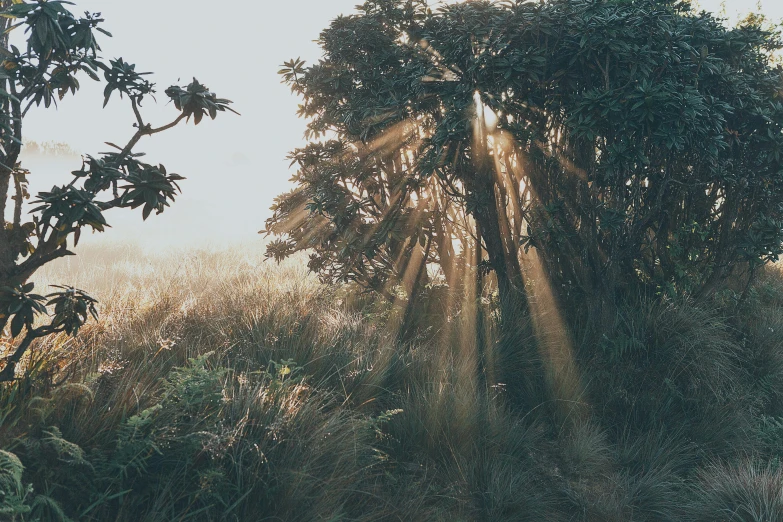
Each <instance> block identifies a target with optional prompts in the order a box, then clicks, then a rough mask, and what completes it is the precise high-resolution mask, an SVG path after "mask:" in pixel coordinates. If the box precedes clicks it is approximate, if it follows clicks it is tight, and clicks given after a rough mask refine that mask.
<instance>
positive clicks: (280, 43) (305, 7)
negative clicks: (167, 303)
mask: <svg viewBox="0 0 783 522" xmlns="http://www.w3.org/2000/svg"><path fill="white" fill-rule="evenodd" d="M360 1H361V0H286V1H275V2H261V1H258V0H232V1H224V2H215V1H214V0H209V1H207V0H74V2H75V3H76V5H75V6H70V9H71V10H72V11H74V12H82V11H85V10H88V11H92V12H95V11H99V12H101V13H102V14H103V16H104V18H106V22H105V24H104V25H103V27H104V28H105V29H107V30H109V31H110V32H112V33H113V35H114V37H113V38H103V39H102V40H101V46H102V48H103V55H104V56H105V57H106V58H116V57H122V58H124V59H125V60H126V61H130V62H133V63H136V64H137V70H141V71H152V72H154V73H155V75H154V76H153V77H152V81H154V82H156V83H157V84H158V87H159V91H160V93H161V94H160V96H158V103H157V104H155V103H154V102H153V101H152V100H149V101H148V102H147V103H145V107H144V113H145V115H146V116H147V119H148V121H150V122H151V123H153V125H158V124H162V123H167V122H168V121H170V120H172V119H173V118H174V117H176V115H177V112H176V110H175V109H174V108H173V107H172V106H169V105H166V104H165V101H166V99H165V98H166V97H165V95H164V94H163V93H162V91H163V90H164V89H165V88H166V87H168V86H169V85H171V84H172V83H178V79H181V81H179V83H181V84H186V83H188V82H189V81H190V79H191V77H193V76H195V77H196V78H198V80H199V81H201V82H202V83H205V84H206V85H208V86H209V87H210V88H211V89H212V90H213V92H215V93H217V94H218V96H220V97H225V98H229V99H231V100H233V101H234V102H235V103H234V106H233V107H234V108H235V109H236V110H238V111H239V112H241V113H242V116H241V117H237V116H234V115H231V114H221V115H219V117H218V119H217V120H215V121H208V120H205V121H204V122H202V124H200V125H199V126H198V127H194V126H192V124H191V125H189V126H187V127H185V126H180V127H177V128H176V129H174V130H171V131H168V132H166V133H163V134H159V135H156V136H153V137H151V138H145V141H142V143H141V144H140V146H139V147H138V149H137V150H139V151H144V152H147V153H148V157H147V161H148V162H150V163H163V164H165V165H166V167H167V168H168V169H169V170H170V171H173V172H177V173H180V174H182V175H184V176H186V177H187V178H188V179H187V180H185V181H184V182H183V183H182V188H183V194H182V195H181V196H180V198H178V200H177V202H176V203H175V204H174V205H173V206H172V207H171V208H170V209H167V210H166V212H164V213H163V214H162V215H160V216H154V215H153V216H151V217H150V218H149V219H148V221H147V222H146V223H144V224H143V225H142V219H141V212H132V211H123V210H116V211H114V212H110V213H108V214H107V218H108V220H109V223H110V224H112V225H113V227H114V228H113V229H110V230H109V231H108V232H106V233H105V234H103V237H102V238H99V237H96V238H95V239H100V240H109V239H112V240H114V241H117V240H122V239H125V238H131V239H133V240H136V241H139V242H142V243H148V244H149V245H150V246H160V245H170V246H174V247H182V246H205V245H208V244H213V245H221V244H225V243H227V242H245V243H247V244H258V242H260V236H259V235H258V234H257V231H258V230H260V229H261V228H263V224H264V220H265V219H266V217H267V216H268V215H269V210H268V209H269V206H270V205H271V204H272V200H273V198H274V197H275V196H277V195H279V194H281V193H282V192H285V191H287V190H289V189H290V188H291V187H290V184H289V182H288V179H289V178H290V175H291V172H290V171H289V170H288V162H287V161H286V159H285V158H286V155H287V153H288V152H289V151H290V150H292V149H294V148H296V147H298V146H301V145H302V144H303V143H304V142H303V138H302V132H303V130H304V123H303V122H302V121H301V120H298V119H297V118H296V114H295V112H296V107H297V105H298V103H299V101H298V99H297V98H296V97H294V96H293V95H291V94H290V93H289V91H288V88H287V87H285V86H284V85H281V84H280V82H279V78H278V75H277V70H278V69H279V65H280V64H281V63H282V62H283V61H285V60H288V59H290V58H295V57H298V56H301V57H302V58H303V59H305V60H306V61H307V62H308V63H312V62H313V61H315V60H317V59H318V57H319V50H318V47H317V45H316V44H315V43H314V42H313V40H315V39H316V38H317V37H318V34H319V33H320V31H321V30H322V29H324V28H325V27H326V26H327V25H328V24H329V22H330V20H332V19H333V18H335V17H336V16H337V15H339V14H341V13H343V14H348V13H350V12H352V11H353V9H354V6H355V5H356V4H358V3H360ZM720 4H721V1H720V0H700V6H701V7H702V8H704V9H707V10H711V11H716V12H718V11H719V10H720ZM725 4H726V14H727V15H728V16H730V17H733V16H735V15H736V13H737V12H747V11H748V10H750V9H753V8H755V6H756V2H755V0H751V1H742V0H726V2H725ZM760 5H761V8H762V12H764V13H765V14H766V15H767V16H768V17H769V18H771V19H773V20H776V21H780V20H782V19H783V0H762V1H761V2H760ZM82 85H83V88H82V90H81V91H80V92H79V93H77V96H76V97H69V98H66V100H64V101H63V102H61V104H60V107H59V109H58V110H57V111H53V110H43V109H40V110H34V111H31V114H30V115H29V116H28V118H27V119H26V121H25V132H26V138H27V139H33V140H36V141H49V140H52V141H58V142H66V143H68V144H69V145H71V147H73V148H74V149H76V150H78V151H79V152H81V153H89V154H95V153H97V152H101V151H105V150H107V147H106V146H105V145H103V142H104V141H112V142H115V143H118V144H119V143H124V142H125V141H127V139H128V138H129V137H130V136H131V135H132V133H133V128H132V127H131V125H132V124H133V122H134V119H133V116H132V113H131V111H130V109H129V107H128V106H127V104H126V103H124V101H121V100H119V98H116V97H115V98H113V99H112V101H111V103H110V104H109V106H108V107H107V108H106V109H103V110H102V109H101V105H102V95H101V90H102V88H103V87H102V85H99V84H96V83H94V82H92V81H90V80H89V79H87V78H85V79H84V80H83V81H82ZM27 166H28V168H31V170H33V174H32V176H31V190H32V192H33V193H35V192H38V191H40V190H47V189H49V188H51V186H52V185H53V184H54V183H58V184H62V183H63V182H64V181H63V180H66V179H69V178H67V177H62V174H64V173H67V172H69V171H70V170H76V169H77V168H79V166H80V165H79V163H78V161H77V162H76V163H75V164H69V165H57V166H56V168H55V167H54V166H52V165H47V166H41V167H39V168H37V169H35V168H34V167H36V165H34V164H28V165H27ZM61 173H62V174H61Z"/></svg>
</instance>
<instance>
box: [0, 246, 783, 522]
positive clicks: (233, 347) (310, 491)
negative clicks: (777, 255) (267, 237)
mask: <svg viewBox="0 0 783 522" xmlns="http://www.w3.org/2000/svg"><path fill="white" fill-rule="evenodd" d="M261 259H262V255H261V253H260V252H252V251H250V252H242V253H238V252H236V251H234V252H231V253H215V252H204V251H202V252H190V253H179V254H177V255H172V256H169V257H160V258H157V257H149V256H148V257H145V256H140V255H139V254H138V251H137V250H135V249H132V248H127V249H124V248H119V247H118V248H115V249H113V250H104V251H92V252H84V253H82V255H80V256H79V258H74V261H71V262H70V264H69V263H68V261H67V260H66V261H62V262H61V263H60V264H59V265H58V266H56V267H54V268H52V269H50V270H47V271H46V272H43V273H40V274H39V276H38V281H37V282H38V283H39V284H46V282H47V280H48V279H50V278H51V279H53V280H54V281H62V280H67V281H70V282H73V283H74V284H77V285H78V284H82V283H89V284H90V286H91V287H92V288H93V289H94V290H95V293H96V295H97V296H98V297H100V300H101V303H102V309H101V320H100V322H98V323H97V324H96V323H92V324H90V325H88V326H85V328H84V330H83V331H82V333H80V335H79V336H78V337H77V338H75V339H73V338H67V337H58V338H54V339H51V338H50V339H48V340H45V341H42V342H43V343H45V344H41V345H39V346H38V347H37V348H36V349H34V350H33V351H32V352H31V353H32V358H31V359H30V360H29V361H28V362H27V366H26V368H27V371H26V374H25V375H24V377H23V378H22V379H21V380H18V381H16V382H15V383H13V384H10V385H6V386H5V387H3V388H2V389H0V394H1V395H0V449H2V452H0V489H2V491H3V493H4V494H3V495H2V496H0V514H1V515H0V518H2V519H3V520H15V521H33V520H38V521H41V522H48V521H63V520H84V521H106V520H118V521H131V520H133V521H136V520H145V521H172V520H203V521H207V520H226V521H229V520H232V521H233V520H243V521H244V520H247V521H249V520H286V521H294V520H301V521H311V520H357V521H358V520H361V521H369V520H450V521H456V520H492V521H502V520H509V521H511V520H514V521H518V520H531V521H534V520H535V521H540V520H547V521H550V520H551V521H558V520H563V521H566V520H585V521H592V520H595V521H629V520H638V521H643V520H650V521H652V520H656V521H657V520H672V521H674V520H677V521H719V520H720V521H724V520H727V521H728V520H731V521H734V520H736V521H774V520H781V519H783V469H781V467H780V462H779V457H780V455H781V452H782V451H783V411H782V410H781V401H780V396H781V394H783V352H781V337H780V334H779V332H780V329H781V328H783V276H782V275H781V274H780V273H779V272H778V271H777V269H776V268H770V269H768V270H767V271H766V272H765V273H764V274H763V276H762V277H761V278H760V279H759V280H758V282H757V283H756V285H755V286H754V287H753V288H752V289H751V290H750V292H748V296H747V298H746V302H744V303H741V304H738V303H737V299H738V297H739V295H738V293H737V292H735V291H734V290H732V289H731V288H727V289H725V290H723V291H721V292H719V293H718V294H717V297H716V298H715V299H714V300H712V301H710V302H709V303H703V304H701V305H698V306H697V305H695V304H693V303H689V302H666V301H663V302H660V301H659V302H658V303H656V304H648V303H645V302H640V303H633V304H629V305H628V306H626V307H624V308H622V309H621V311H620V312H619V315H618V316H617V318H616V328H615V329H614V330H613V331H607V332H606V333H605V335H604V338H603V341H602V344H601V345H600V346H599V347H596V346H591V347H587V346H585V347H582V348H580V349H579V351H578V353H577V354H576V358H577V361H578V367H579V368H581V369H582V371H583V375H589V376H590V378H589V379H585V378H581V379H580V384H579V386H581V388H580V390H581V391H580V393H581V397H582V399H581V405H580V406H581V407H580V408H578V409H573V408H572V409H568V410H567V411H568V412H569V413H568V414H567V418H563V416H562V415H558V412H562V411H563V410H562V408H559V407H558V405H555V404H552V403H551V402H549V401H546V400H545V399H543V398H544V397H546V396H547V394H546V393H545V392H544V391H543V389H536V385H535V382H534V379H532V378H528V379H522V378H521V376H523V375H525V374H524V372H528V373H529V374H531V375H532V374H534V373H536V372H532V371H530V369H529V368H527V367H526V366H525V365H523V364H522V363H521V362H520V361H521V360H522V359H523V358H522V357H520V360H519V361H515V360H514V359H512V358H511V357H510V356H504V355H503V353H504V350H503V346H502V345H498V344H495V345H494V346H495V349H494V350H493V353H490V354H487V361H488V363H487V368H486V375H487V376H489V379H488V385H487V388H486V389H487V390H488V391H489V392H488V393H486V394H484V393H480V389H479V388H481V386H480V385H477V382H476V378H475V375H476V371H475V370H476V369H475V361H476V357H475V345H474V341H473V340H474V339H475V336H465V335H461V334H460V332H461V331H463V330H462V328H464V325H461V322H463V321H464V318H463V317H461V316H460V314H458V313H457V314H449V315H448V317H447V319H448V320H447V321H442V322H441V321H435V320H433V319H432V318H433V317H434V316H437V315H438V314H441V318H443V314H444V313H446V312H444V311H443V307H442V306H435V305H438V304H439V300H438V299H437V295H436V294H435V293H433V294H432V295H431V296H428V299H429V301H428V306H427V307H426V310H422V311H421V313H418V314H417V317H418V318H419V321H420V325H419V326H420V328H419V329H418V331H419V334H418V335H417V336H416V337H414V338H413V339H410V340H407V341H405V344H399V343H400V341H399V340H398V336H395V335H392V334H390V333H388V331H387V328H385V325H388V324H390V323H393V322H394V321H393V314H392V313H390V311H389V310H388V309H386V308H385V307H384V306H380V305H378V303H374V302H373V301H372V300H370V299H365V300H362V299H361V298H356V297H353V298H349V294H348V293H346V291H345V289H344V288H339V287H332V288H328V287H326V286H323V285H321V284H319V283H318V282H317V281H316V280H315V279H314V278H313V277H312V276H309V275H308V274H307V270H306V267H305V266H304V263H303V262H302V261H301V260H298V259H292V260H290V261H288V262H286V263H284V264H283V265H281V266H279V267H278V266H277V265H274V264H272V263H269V262H267V263H264V262H262V261H261ZM739 290H741V289H739ZM483 306H484V307H485V308H486V312H487V313H486V317H487V318H488V320H487V325H486V326H487V328H486V331H487V335H489V336H492V335H494V334H493V329H492V324H491V322H492V321H491V317H492V312H493V310H492V307H493V305H492V303H491V302H484V303H483ZM425 312H426V313H425ZM428 321H429V322H430V323H431V324H438V323H442V324H445V325H447V326H443V327H440V328H437V329H436V328H433V327H428ZM474 327H475V325H474ZM528 329H529V327H528V326H526V325H525V324H521V323H520V325H519V327H518V330H519V335H518V336H517V341H516V342H518V343H519V345H517V346H515V349H514V350H510V351H509V352H512V353H514V354H519V353H526V354H531V353H535V341H534V337H533V336H532V335H531V334H530V332H529V331H528ZM526 360H527V361H528V362H527V363H526V364H528V365H530V364H533V363H530V362H529V358H526ZM493 376H494V377H493ZM515 376H517V378H515ZM521 382H525V383H527V384H526V386H527V387H526V388H525V389H520V387H519V385H518V384H519V383H521ZM531 383H533V384H531ZM540 386H541V388H544V385H543V384H541V385H540Z"/></svg>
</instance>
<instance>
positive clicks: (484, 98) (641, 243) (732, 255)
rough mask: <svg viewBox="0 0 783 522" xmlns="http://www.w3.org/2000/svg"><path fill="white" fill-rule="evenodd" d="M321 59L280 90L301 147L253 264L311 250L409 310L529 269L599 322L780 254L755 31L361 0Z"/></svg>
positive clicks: (776, 96) (588, 7)
mask: <svg viewBox="0 0 783 522" xmlns="http://www.w3.org/2000/svg"><path fill="white" fill-rule="evenodd" d="M320 44H321V47H322V49H323V58H322V59H321V60H320V61H319V62H318V63H317V64H314V65H312V66H309V67H306V66H305V65H304V64H303V63H302V62H301V61H299V60H292V61H291V62H288V63H287V64H285V68H284V69H283V70H282V71H281V74H283V76H284V81H285V82H287V83H288V84H289V85H290V86H291V89H292V90H293V91H294V92H295V93H296V94H298V95H299V96H300V97H301V98H302V105H301V107H300V116H302V117H304V118H306V119H307V121H308V126H307V128H308V138H309V139H310V142H309V143H308V144H307V145H306V146H305V147H303V148H301V149H298V150H296V151H294V152H293V153H292V161H293V163H294V164H296V165H297V167H298V172H297V173H296V175H295V177H294V179H293V181H294V182H295V184H296V188H295V189H294V190H293V191H292V192H290V193H288V194H285V195H283V196H281V197H280V198H278V199H277V200H276V203H275V206H274V207H273V210H274V215H273V216H272V217H271V218H270V219H269V220H268V222H267V231H269V232H272V233H274V234H278V235H280V236H281V237H280V238H278V239H277V240H276V241H273V242H272V243H271V244H270V246H269V251H268V254H269V255H270V256H273V257H275V258H277V259H281V258H284V257H286V256H288V255H290V254H291V253H293V252H295V251H299V250H306V249H310V250H311V261H310V268H311V269H313V270H314V271H316V272H318V273H320V274H321V276H322V277H323V278H324V279H327V280H347V281H357V282H360V283H362V284H364V285H366V286H368V287H370V288H374V289H376V290H379V291H381V292H384V293H386V294H387V295H390V294H393V293H394V292H393V291H392V290H391V289H392V288H393V287H394V286H395V285H397V283H400V282H401V283H402V285H400V286H401V287H402V289H403V290H405V293H407V294H408V296H409V297H410V296H411V295H412V293H415V291H416V290H415V288H416V285H417V284H419V283H421V281H422V278H425V279H426V277H428V274H434V273H436V271H435V270H433V269H434V268H436V267H437V268H438V269H439V270H438V272H439V273H440V274H442V276H443V278H444V279H445V281H446V282H448V284H449V285H456V284H459V283H460V276H461V274H463V273H464V272H462V271H461V269H460V268H459V267H462V266H465V265H470V264H471V263H472V264H473V266H474V267H476V266H478V268H484V269H486V271H488V272H492V273H494V275H495V279H496V281H497V286H498V291H499V293H500V298H501V303H503V302H512V301H514V300H513V299H512V298H513V297H514V295H515V294H519V293H521V290H522V289H523V285H524V282H525V275H524V274H525V266H526V263H527V262H526V257H528V254H529V252H528V250H529V249H531V248H532V249H534V250H533V253H535V255H536V259H537V260H538V262H539V263H540V264H541V265H542V267H543V273H545V274H546V275H547V278H548V279H549V280H550V282H551V286H552V287H553V288H554V289H556V293H557V294H558V295H559V296H560V298H561V299H579V300H582V299H584V298H585V297H586V296H589V297H590V299H593V298H595V297H596V296H599V301H600V302H601V303H605V302H609V303H611V302H613V301H614V300H615V299H617V297H618V296H619V295H622V294H623V293H627V292H639V291H644V292H675V293H688V294H691V295H703V294H708V293H709V292H710V291H711V290H712V289H714V288H715V287H716V285H717V284H718V283H719V282H720V281H721V280H723V279H724V278H725V277H726V276H727V275H728V274H729V273H730V272H731V271H732V270H733V269H734V268H735V267H737V266H740V265H741V266H745V267H751V268H752V267H755V266H757V265H758V264H761V263H764V262H767V261H771V260H775V259H777V256H778V255H779V254H780V253H781V251H782V250H781V239H783V235H782V230H783V157H781V156H782V155H783V132H781V131H782V130H783V103H781V101H783V100H782V99H781V96H783V92H782V91H781V89H782V86H783V83H782V81H781V69H780V67H778V66H774V65H773V64H772V60H771V53H773V52H774V51H775V50H776V49H779V48H780V41H779V39H778V35H777V34H774V33H771V32H769V31H765V30H763V29H762V28H761V27H760V26H759V25H758V24H757V23H753V22H750V23H746V24H743V25H740V26H738V27H736V28H727V27H726V26H725V25H724V24H723V23H722V22H721V21H720V20H718V19H716V18H714V17H713V16H712V15H710V14H708V13H704V12H702V13H697V12H695V11H693V10H692V9H691V8H690V6H689V4H688V3H687V2H675V1H671V0H551V1H548V2H545V3H544V2H541V3H540V2H530V1H506V2H488V1H472V2H464V3H460V4H456V5H448V6H442V7H440V8H438V9H437V10H434V11H433V10H431V9H430V8H428V6H427V5H426V2H424V1H400V0H375V1H368V2H366V3H365V4H364V5H363V6H360V7H359V12H358V14H355V15H352V16H344V17H340V18H338V19H336V20H335V21H334V22H333V23H332V24H331V26H330V27H329V28H327V29H326V30H325V31H324V32H323V33H322V34H321V37H320ZM475 245H478V249H476V248H475ZM422 266H424V267H429V268H430V270H424V269H423V268H422ZM396 292H397V293H399V288H398V290H396ZM599 308H600V306H599ZM504 313H511V308H509V307H507V308H506V310H504Z"/></svg>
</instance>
